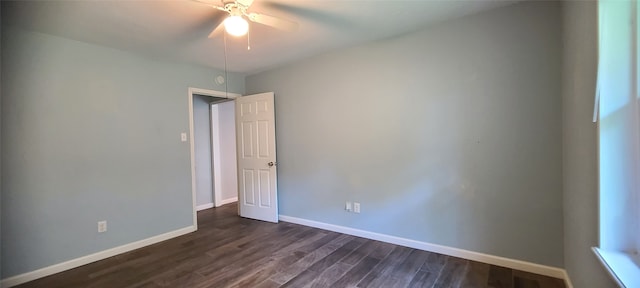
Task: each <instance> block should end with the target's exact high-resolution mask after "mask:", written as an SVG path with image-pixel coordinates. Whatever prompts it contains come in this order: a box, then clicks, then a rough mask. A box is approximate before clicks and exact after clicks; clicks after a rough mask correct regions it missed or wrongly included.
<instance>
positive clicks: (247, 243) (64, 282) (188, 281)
mask: <svg viewBox="0 0 640 288" xmlns="http://www.w3.org/2000/svg"><path fill="white" fill-rule="evenodd" d="M466 263H468V264H466ZM483 281H484V283H485V285H484V286H483V284H482V283H483ZM281 286H284V287H331V288H341V287H356V286H359V287H385V288H387V287H508V288H514V286H515V287H518V286H520V287H518V288H535V287H539V288H564V287H565V286H564V282H563V281H562V280H561V279H556V278H551V277H546V276H542V275H536V274H531V273H527V272H522V271H514V270H511V269H508V268H503V267H497V266H492V265H488V264H482V263H477V262H473V261H467V260H462V259H458V258H454V257H449V256H445V255H440V254H436V253H430V252H425V251H420V250H415V249H411V248H407V247H401V246H396V245H393V244H389V243H383V242H378V241H373V240H367V239H363V238H359V237H354V236H350V235H344V234H340V233H336V232H331V231H326V230H321V229H316V228H310V227H306V226H301V225H297V224H292V223H285V222H283V223H279V224H273V223H267V222H261V221H255V220H250V219H245V218H241V217H238V216H237V206H236V205H235V204H232V205H225V206H223V207H219V208H215V209H207V210H203V211H200V212H198V231H196V232H194V233H190V234H187V235H183V236H180V237H177V238H174V239H171V240H168V241H164V242H161V243H156V244H154V245H150V246H147V247H144V248H141V249H138V250H134V251H131V252H128V253H124V254H121V255H117V256H114V257H111V258H108V259H104V260H102V261H98V262H95V263H91V264H88V265H84V266H81V267H77V268H75V269H71V270H68V271H65V272H62V273H58V274H54V275H51V276H48V277H44V278H41V279H37V280H35V281H32V282H29V283H25V284H23V285H19V286H18V287H36V288H41V287H46V288H57V287H60V288H76V287H78V288H94V287H95V288H104V287H108V288H111V287H118V288H156V287H189V288H199V287H221V288H225V287H238V288H240V287H242V288H244V287H252V288H253V287H258V288H276V287H281Z"/></svg>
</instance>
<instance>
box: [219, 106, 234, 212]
mask: <svg viewBox="0 0 640 288" xmlns="http://www.w3.org/2000/svg"><path fill="white" fill-rule="evenodd" d="M235 109H236V105H235V102H224V103H220V104H218V117H219V118H218V121H219V122H220V153H221V154H222V155H221V159H220V162H221V166H222V171H221V172H222V173H221V174H222V193H221V196H222V200H227V199H231V198H236V197H238V176H237V175H238V166H237V159H236V158H237V157H236V113H235Z"/></svg>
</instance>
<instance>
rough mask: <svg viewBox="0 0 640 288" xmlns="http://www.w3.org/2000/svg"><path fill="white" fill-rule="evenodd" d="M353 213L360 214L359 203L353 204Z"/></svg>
mask: <svg viewBox="0 0 640 288" xmlns="http://www.w3.org/2000/svg"><path fill="white" fill-rule="evenodd" d="M353 212H355V213H360V203H358V202H353Z"/></svg>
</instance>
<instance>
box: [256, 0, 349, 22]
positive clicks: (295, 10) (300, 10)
mask: <svg viewBox="0 0 640 288" xmlns="http://www.w3.org/2000/svg"><path fill="white" fill-rule="evenodd" d="M261 4H262V5H264V6H265V7H268V8H269V9H275V10H280V11H283V12H286V13H291V14H295V15H298V16H302V17H304V18H307V19H309V20H312V21H314V22H317V23H321V24H323V25H330V26H333V27H336V28H348V27H352V26H353V25H354V23H353V22H352V21H351V20H349V19H348V18H343V17H340V16H338V15H335V14H332V13H329V12H324V11H319V10H317V9H310V8H305V7H302V6H296V5H292V4H286V3H279V2H274V1H268V0H267V1H261Z"/></svg>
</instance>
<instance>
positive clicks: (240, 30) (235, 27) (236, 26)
mask: <svg viewBox="0 0 640 288" xmlns="http://www.w3.org/2000/svg"><path fill="white" fill-rule="evenodd" d="M224 29H225V30H226V31H227V33H229V34H231V35H233V36H236V37H238V36H243V35H246V34H247V31H249V23H248V22H247V20H245V19H244V18H242V16H240V15H234V16H229V17H227V19H225V20H224Z"/></svg>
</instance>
